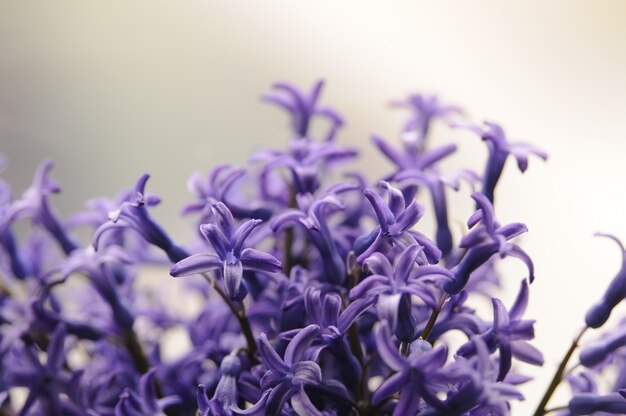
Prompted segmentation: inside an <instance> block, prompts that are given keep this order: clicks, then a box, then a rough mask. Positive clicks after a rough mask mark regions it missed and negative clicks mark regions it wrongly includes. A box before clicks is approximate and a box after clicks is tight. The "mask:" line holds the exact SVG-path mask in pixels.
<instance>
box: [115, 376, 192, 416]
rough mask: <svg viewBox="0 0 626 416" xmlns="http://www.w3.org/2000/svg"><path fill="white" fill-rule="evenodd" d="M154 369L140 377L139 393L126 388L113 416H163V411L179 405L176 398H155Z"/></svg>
mask: <svg viewBox="0 0 626 416" xmlns="http://www.w3.org/2000/svg"><path fill="white" fill-rule="evenodd" d="M155 374H156V369H155V368H152V369H150V370H149V371H148V372H147V373H146V374H144V375H143V376H141V379H140V380H139V391H138V392H134V391H133V390H131V389H129V388H126V389H124V392H123V393H122V394H121V395H120V399H119V402H118V403H117V405H116V406H115V416H144V415H146V416H147V415H154V416H162V415H165V411H164V409H166V408H167V407H169V406H171V405H173V404H177V403H179V401H180V399H179V398H178V397H176V396H168V397H164V398H161V399H160V398H158V397H157V391H156V387H155V384H154V383H155V380H154V375H155Z"/></svg>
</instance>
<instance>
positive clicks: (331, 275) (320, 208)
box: [271, 193, 346, 284]
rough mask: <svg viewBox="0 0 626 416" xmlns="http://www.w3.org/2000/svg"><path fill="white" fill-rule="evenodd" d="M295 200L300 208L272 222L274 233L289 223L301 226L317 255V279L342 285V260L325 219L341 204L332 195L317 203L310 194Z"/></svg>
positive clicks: (344, 272) (323, 197) (339, 207)
mask: <svg viewBox="0 0 626 416" xmlns="http://www.w3.org/2000/svg"><path fill="white" fill-rule="evenodd" d="M297 201H298V207H299V208H300V209H299V210H295V209H294V210H289V211H286V212H284V213H283V214H281V215H279V216H278V217H276V218H275V219H274V220H273V221H272V225H271V226H272V229H273V230H274V231H276V230H278V229H280V228H282V227H284V226H286V225H287V224H289V223H296V224H299V225H301V226H304V227H305V228H306V230H307V233H308V236H309V238H310V239H311V242H312V243H313V244H314V245H315V247H316V248H317V250H318V251H319V254H320V259H319V260H320V261H321V263H322V264H321V269H322V270H323V275H322V276H321V279H320V280H322V281H326V282H331V283H334V284H342V283H343V282H344V281H345V279H346V266H345V261H344V259H343V258H342V256H341V254H340V252H339V248H338V247H337V242H336V241H335V238H333V235H332V234H331V232H330V228H329V226H328V220H327V219H328V217H330V215H332V213H333V212H336V211H337V210H341V209H343V204H342V203H341V201H340V200H339V199H338V198H337V197H336V195H333V194H332V193H328V194H326V195H324V196H322V197H321V198H320V199H317V200H316V199H314V198H313V196H312V195H302V196H299V197H298V199H297Z"/></svg>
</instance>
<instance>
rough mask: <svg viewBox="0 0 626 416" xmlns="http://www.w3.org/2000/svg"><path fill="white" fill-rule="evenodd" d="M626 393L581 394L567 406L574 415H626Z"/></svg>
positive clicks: (622, 391)
mask: <svg viewBox="0 0 626 416" xmlns="http://www.w3.org/2000/svg"><path fill="white" fill-rule="evenodd" d="M624 396H626V393H625V392H624V390H621V391H620V392H619V393H610V394H607V395H604V396H601V395H597V394H591V393H581V394H578V395H576V396H574V397H573V398H572V399H571V400H570V401H569V404H568V405H567V408H568V409H569V411H570V412H571V413H572V414H573V415H590V414H592V413H595V412H605V413H611V414H621V415H623V414H626V398H625V397H624Z"/></svg>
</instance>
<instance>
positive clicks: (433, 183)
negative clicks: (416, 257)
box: [393, 169, 478, 256]
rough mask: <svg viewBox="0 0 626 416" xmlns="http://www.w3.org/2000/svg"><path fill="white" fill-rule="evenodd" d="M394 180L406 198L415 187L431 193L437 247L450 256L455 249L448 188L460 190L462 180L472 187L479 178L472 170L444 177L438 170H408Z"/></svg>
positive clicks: (395, 176) (399, 173)
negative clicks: (422, 187)
mask: <svg viewBox="0 0 626 416" xmlns="http://www.w3.org/2000/svg"><path fill="white" fill-rule="evenodd" d="M393 179H394V180H396V181H398V182H399V183H400V185H401V187H402V188H403V191H402V192H403V194H404V195H405V198H406V196H407V194H412V193H413V192H412V191H409V192H407V189H409V188H412V187H415V185H423V186H426V188H427V189H428V190H429V192H430V197H431V200H432V206H433V211H434V213H435V220H436V221H437V231H436V234H435V242H436V243H437V247H439V249H440V250H441V252H442V254H443V255H444V256H447V255H448V254H450V252H451V251H452V248H453V245H454V243H453V241H452V231H450V224H449V222H448V202H447V198H446V187H450V188H452V189H454V190H455V191H458V190H459V188H460V180H461V179H464V180H466V181H467V182H468V183H469V184H470V186H472V189H473V184H474V182H477V180H478V176H477V175H476V174H475V173H474V172H472V171H470V170H467V169H465V170H461V171H460V172H458V173H456V174H455V175H452V176H443V175H441V174H439V172H438V171H437V170H434V169H429V170H417V169H407V170H403V171H400V172H398V173H397V174H396V175H394V176H393Z"/></svg>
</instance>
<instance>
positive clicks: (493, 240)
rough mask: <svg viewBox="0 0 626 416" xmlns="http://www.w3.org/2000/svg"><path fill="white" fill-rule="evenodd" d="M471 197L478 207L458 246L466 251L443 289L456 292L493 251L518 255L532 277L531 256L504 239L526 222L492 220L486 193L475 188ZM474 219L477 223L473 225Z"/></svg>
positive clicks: (492, 216)
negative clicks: (505, 223)
mask: <svg viewBox="0 0 626 416" xmlns="http://www.w3.org/2000/svg"><path fill="white" fill-rule="evenodd" d="M472 198H474V200H475V201H476V204H477V205H478V210H477V211H476V212H475V213H474V214H473V215H472V216H471V217H470V219H469V220H468V222H467V225H468V227H469V228H472V230H471V231H470V232H469V233H468V234H467V235H466V236H465V237H463V240H461V248H465V249H467V252H466V253H465V256H464V257H463V258H462V259H461V261H460V263H459V264H457V265H456V266H454V267H453V268H452V273H453V274H454V279H453V280H450V281H448V282H446V283H445V284H444V289H445V291H446V292H447V293H448V294H450V295H455V294H457V293H459V292H460V291H461V290H463V288H465V286H466V285H467V282H468V281H469V278H470V275H471V274H472V272H473V271H475V270H476V269H477V268H478V267H480V266H481V265H483V264H485V263H486V262H487V261H488V260H489V259H490V258H491V256H493V255H494V254H497V253H499V254H500V257H506V256H513V257H517V258H519V259H521V260H522V261H523V262H524V263H525V264H526V266H527V267H528V273H529V280H530V282H531V283H532V281H533V280H534V278H535V276H534V269H535V268H534V266H533V263H532V260H531V259H530V257H529V256H528V254H526V252H524V251H523V250H522V249H521V248H519V247H518V246H516V245H514V244H511V243H509V242H508V240H510V239H512V238H513V237H516V236H518V235H520V234H522V233H524V232H526V231H527V228H526V226H525V225H524V224H521V223H511V224H507V225H502V226H501V225H500V224H499V223H498V222H497V221H496V218H495V213H494V211H493V205H492V204H491V202H490V201H489V199H487V197H485V196H484V195H483V194H481V193H478V192H476V193H474V194H473V195H472ZM478 223H480V225H478V226H476V225H477V224H478Z"/></svg>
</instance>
